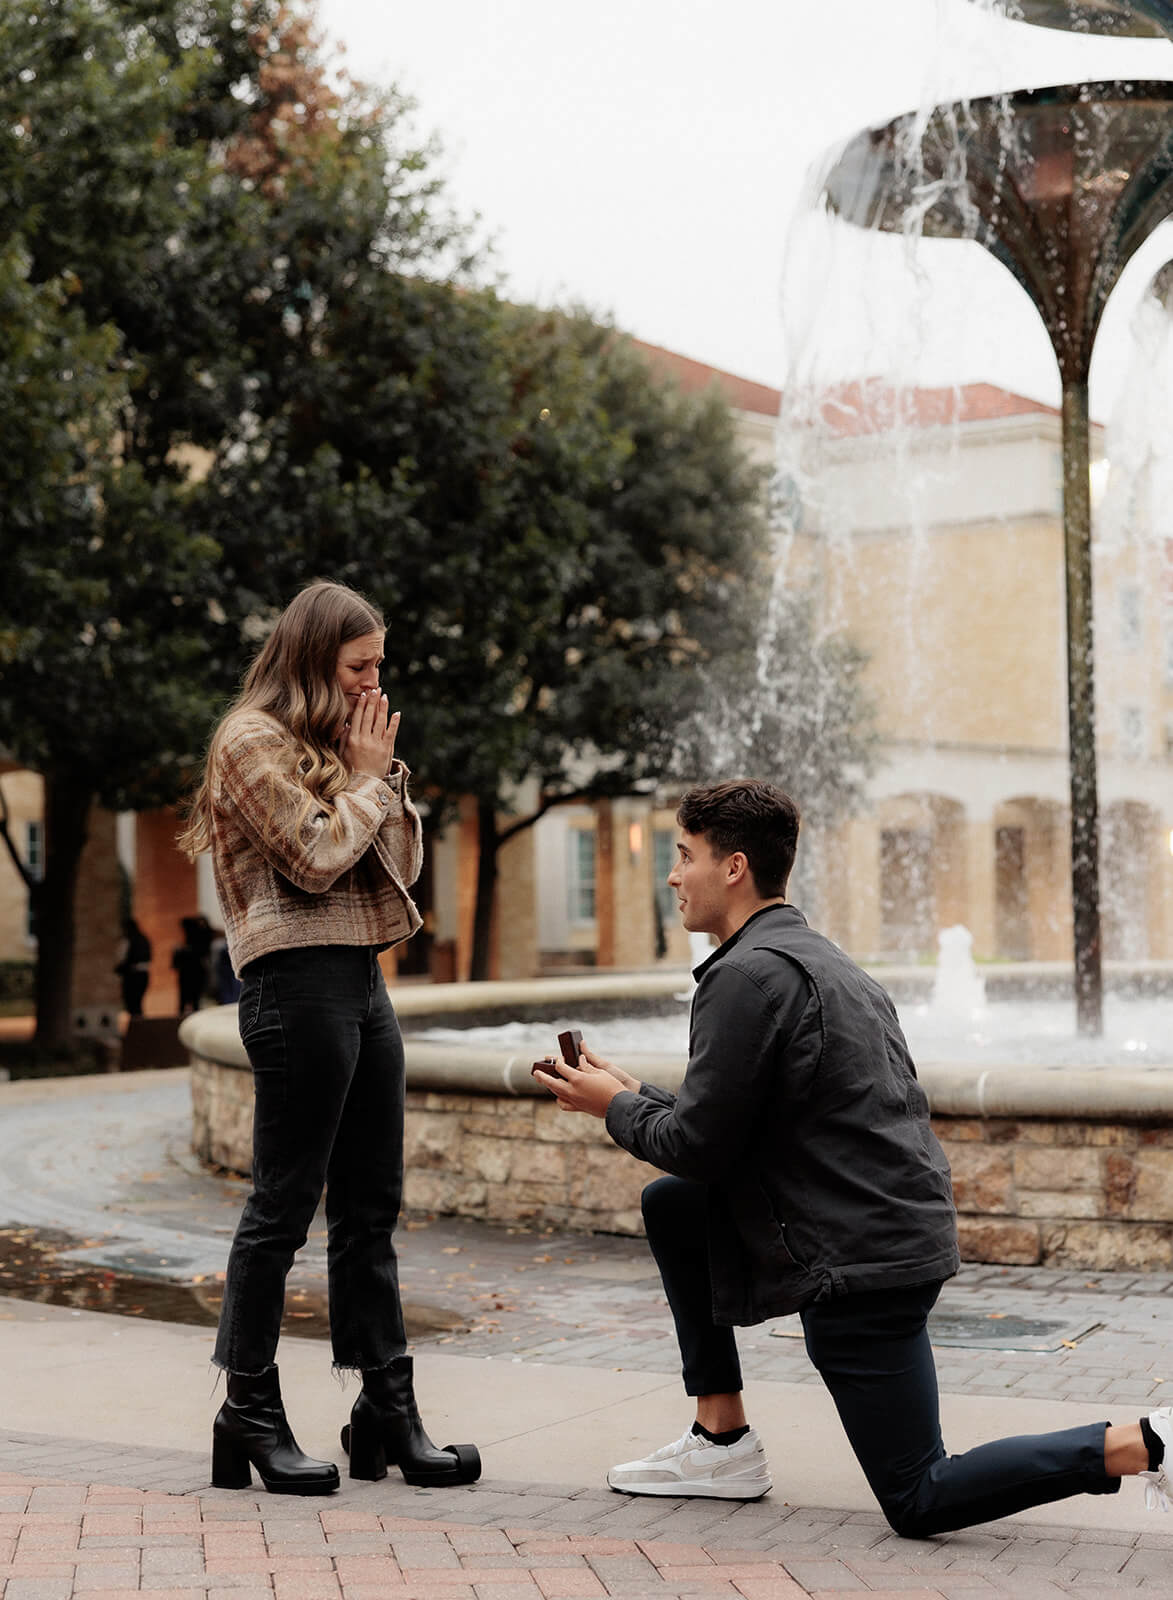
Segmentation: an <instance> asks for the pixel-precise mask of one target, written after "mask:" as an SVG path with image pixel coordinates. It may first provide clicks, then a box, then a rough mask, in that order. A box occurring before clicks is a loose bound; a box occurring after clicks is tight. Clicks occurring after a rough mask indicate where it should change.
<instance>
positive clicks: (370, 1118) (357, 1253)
mask: <svg viewBox="0 0 1173 1600" xmlns="http://www.w3.org/2000/svg"><path fill="white" fill-rule="evenodd" d="M241 980H242V987H241V993H240V1000H239V1002H238V1006H239V1017H240V1034H241V1038H242V1040H243V1041H244V1046H245V1049H246V1050H247V1051H248V1058H249V1062H250V1064H251V1066H252V1072H253V1088H254V1093H255V1097H256V1098H255V1109H254V1113H253V1171H252V1180H253V1192H252V1194H251V1195H250V1196H249V1198H248V1200H247V1201H246V1202H245V1206H244V1211H243V1213H242V1214H241V1218H240V1223H239V1225H238V1227H237V1230H236V1237H235V1238H234V1239H233V1241H232V1250H231V1252H230V1254H229V1257H228V1273H227V1281H226V1283H225V1287H224V1303H223V1305H222V1306H221V1308H220V1328H219V1333H218V1334H217V1338H216V1350H215V1354H214V1356H213V1360H214V1361H215V1363H216V1365H217V1366H219V1367H223V1368H224V1369H225V1370H226V1371H228V1372H239V1373H258V1372H262V1371H264V1369H265V1368H266V1367H268V1366H271V1365H272V1363H273V1360H274V1357H275V1355H276V1351H277V1338H278V1334H279V1333H280V1330H281V1315H282V1311H283V1309H284V1305H285V1279H286V1276H287V1275H288V1272H289V1268H290V1266H291V1265H292V1262H293V1257H294V1254H295V1252H296V1251H297V1250H298V1249H300V1247H301V1246H302V1245H303V1244H304V1243H305V1240H306V1235H307V1234H308V1232H309V1228H310V1223H311V1222H312V1221H313V1217H314V1212H315V1211H316V1209H317V1205H318V1201H319V1200H320V1199H321V1196H322V1188H323V1185H325V1188H326V1223H327V1230H328V1232H327V1239H328V1245H327V1252H328V1272H329V1295H330V1336H331V1342H332V1344H333V1352H334V1364H335V1366H336V1367H339V1368H346V1369H351V1370H358V1371H362V1370H370V1369H371V1368H373V1367H385V1366H386V1365H387V1363H388V1362H390V1361H392V1360H394V1359H395V1357H396V1356H401V1355H402V1354H403V1353H404V1351H405V1349H406V1335H405V1332H404V1327H403V1309H402V1307H401V1305H400V1301H399V1271H398V1265H397V1262H396V1257H395V1246H394V1243H393V1240H392V1234H393V1232H394V1229H395V1224H396V1221H397V1220H398V1217H399V1207H400V1203H401V1200H402V1196H403V1097H404V1068H403V1041H402V1039H401V1038H400V1034H399V1023H398V1021H397V1020H396V1017H395V1012H394V1010H393V1009H392V1006H391V1001H390V998H389V996H388V994H387V989H386V986H385V985H384V982H383V975H382V973H381V971H380V970H379V964H378V961H377V959H376V953H375V951H374V950H373V949H371V948H368V947H366V946H356V945H316V946H312V947H309V948H306V949H302V950H278V951H274V952H272V953H271V954H269V955H266V956H262V957H260V959H259V960H257V961H252V962H250V963H249V965H248V966H247V967H245V969H244V971H243V972H242V973H241Z"/></svg>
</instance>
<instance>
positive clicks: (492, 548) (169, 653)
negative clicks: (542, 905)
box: [0, 0, 765, 1043]
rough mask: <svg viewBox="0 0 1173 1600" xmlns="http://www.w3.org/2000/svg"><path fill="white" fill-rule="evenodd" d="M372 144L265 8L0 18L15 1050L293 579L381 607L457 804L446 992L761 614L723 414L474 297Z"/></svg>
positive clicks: (255, 4) (421, 199) (568, 335)
mask: <svg viewBox="0 0 1173 1600" xmlns="http://www.w3.org/2000/svg"><path fill="white" fill-rule="evenodd" d="M407 111H408V107H407V106H406V104H405V103H404V102H403V101H402V100H401V99H400V98H399V97H398V96H397V95H396V94H395V93H394V92H388V93H387V94H383V95H372V94H370V93H368V92H366V91H363V90H361V89H359V88H357V87H355V86H353V85H349V84H348V83H347V82H346V81H345V80H344V79H343V78H341V77H340V76H338V75H331V73H330V72H328V71H327V69H326V67H325V66H324V65H323V62H322V59H321V56H320V54H319V51H318V49H317V46H316V45H315V42H314V38H313V35H312V31H311V28H310V26H309V23H308V21H307V15H306V12H305V11H304V10H302V9H298V8H297V7H296V6H294V5H286V4H283V3H281V0H152V3H148V0H8V3H7V5H6V6H5V7H4V8H3V9H2V10H0V239H3V240H5V241H6V243H5V246H4V251H3V254H2V255H0V311H2V312H3V313H4V315H3V320H2V324H0V433H2V434H3V437H4V438H5V445H6V458H5V459H4V460H3V461H2V462H0V489H2V490H3V493H2V494H0V542H2V548H3V560H4V584H3V586H2V590H3V592H2V596H0V727H2V728H3V730H4V731H3V738H4V744H5V748H6V752H7V754H8V755H9V756H11V757H12V758H14V759H16V760H17V761H19V762H21V763H23V764H25V765H28V766H30V767H32V768H35V769H36V770H37V771H39V772H41V773H42V774H43V776H44V779H45V785H46V817H47V825H48V826H47V846H48V849H47V872H46V877H45V881H44V882H43V883H42V884H41V885H40V886H37V887H35V889H34V892H35V895H36V903H37V917H38V931H39V934H40V948H41V961H40V962H39V965H38V997H37V1008H38V1033H39V1035H40V1038H41V1040H42V1042H44V1043H51V1042H54V1041H55V1040H57V1039H59V1038H60V1037H61V1035H62V1033H63V1032H64V1030H65V1028H66V1026H67V1019H68V1014H69V997H70V983H71V961H72V915H73V909H72V908H73V896H74V887H75V882H76V871H77V861H78V858H79V855H80V851H81V848H82V844H83V843H84V838H85V830H86V819H87V815H88V813H89V809H90V807H91V806H92V805H93V804H94V803H95V802H98V803H101V804H103V805H106V806H111V807H124V806H130V807H142V806H148V805H157V804H162V803H166V802H169V801H171V800H173V799H174V798H175V797H176V796H177V795H178V794H179V793H180V791H181V790H182V789H183V787H184V786H185V785H186V784H187V782H188V781H189V780H190V777H191V774H192V771H193V768H194V765H195V763H196V761H197V760H198V756H199V752H200V750H201V748H202V746H203V743H204V740H205V738H206V735H207V732H208V731H209V729H210V726H211V724H212V722H213V720H214V718H215V716H216V714H217V712H218V710H219V709H220V707H221V706H222V705H223V703H224V697H225V696H226V695H227V694H228V693H229V692H230V690H231V687H232V685H233V684H234V682H235V681H236V679H237V677H238V675H239V672H240V670H241V668H242V666H243V664H244V661H245V660H246V659H247V657H248V655H249V654H250V653H251V652H252V650H253V649H254V648H255V644H256V640H257V637H258V630H260V629H263V626H264V623H265V621H266V619H267V618H268V617H270V616H272V615H275V614H276V612H277V611H278V610H279V609H280V608H281V607H282V606H283V605H284V604H285V603H287V601H288V600H289V598H290V596H291V595H292V593H293V592H295V590H296V589H297V588H298V587H299V586H300V585H301V584H302V583H304V582H306V581H308V580H310V579H313V578H316V577H322V576H328V577H334V578H337V579H340V580H342V581H344V582H350V583H352V584H354V585H355V586H356V587H358V588H361V589H363V590H364V591H366V592H367V593H369V594H370V595H371V596H372V598H374V599H375V600H377V601H378V602H379V603H380V604H381V605H382V606H383V608H384V609H385V611H386V614H387V617H388V621H389V624H390V631H389V635H388V645H387V656H388V671H387V677H388V682H389V687H390V688H391V689H392V690H393V693H394V696H395V699H396V702H397V703H398V704H399V705H400V706H401V707H402V709H403V712H404V741H403V742H404V754H405V755H406V756H407V758H408V760H409V761H410V763H411V765H412V767H413V768H414V770H415V772H416V774H417V788H418V789H423V790H426V791H427V792H428V794H429V795H430V796H431V798H432V801H433V807H432V816H433V819H439V818H441V817H442V816H443V815H444V814H445V810H446V804H447V803H448V802H450V801H452V800H454V799H455V798H456V797H457V796H461V795H471V796H473V797H475V799H476V803H477V810H478V816H479V819H480V825H481V845H482V849H481V883H480V893H479V897H478V909H477V936H476V954H475V959H474V973H475V975H478V976H482V975H484V974H485V973H486V972H487V964H488V952H489V930H490V916H491V909H492V899H493V889H494V884H495V876H496V862H497V852H498V849H499V847H500V844H501V843H502V842H503V840H504V839H505V838H507V837H509V836H510V835H511V834H512V833H513V832H516V831H517V830H518V829H520V828H524V827H527V826H529V825H531V824H532V823H533V822H534V821H536V820H537V818H538V817H539V816H540V815H541V814H542V813H543V812H544V811H545V810H546V809H548V808H549V806H550V805H552V804H557V803H561V802H563V801H565V800H569V799H571V798H578V797H590V796H596V795H606V794H614V793H620V792H629V791H631V790H633V789H639V788H641V787H646V786H650V785H651V784H653V783H654V781H655V780H656V778H657V777H659V776H661V775H662V774H663V773H664V772H665V771H666V770H667V768H668V765H669V763H670V758H671V752H672V750H673V748H674V745H675V742H676V737H677V729H678V726H679V723H680V721H681V719H682V717H684V716H685V714H686V712H687V711H688V709H689V708H690V707H692V706H693V705H694V704H695V703H696V696H697V694H698V692H699V679H698V671H699V669H700V668H701V667H703V666H704V665H705V664H706V663H708V662H710V661H712V660H714V659H715V658H716V657H717V656H718V655H719V653H720V652H721V651H722V650H725V649H727V648H728V646H729V644H730V641H731V639H736V638H737V637H738V633H737V627H736V621H737V619H738V618H740V617H741V616H742V615H743V612H744V607H745V604H746V596H747V595H753V594H756V593H758V592H759V591H761V590H762V589H763V588H764V587H765V579H764V567H763V559H764V557H763V540H764V527H763V518H762V516H761V512H760V506H761V497H762V486H761V483H760V481H759V478H758V475H757V474H756V473H755V472H754V471H753V470H751V469H750V468H749V467H748V466H747V464H746V462H745V460H744V458H743V456H742V454H741V452H740V451H739V449H738V448H737V446H736V443H735V441H734V437H733V432H732V425H731V421H730V417H729V414H728V411H727V410H726V408H725V407H724V406H723V405H722V404H721V403H720V402H719V401H718V400H717V399H715V398H713V397H711V396H710V397H703V398H700V399H695V398H686V397H684V396H683V395H681V394H679V393H677V392H676V391H675V390H673V389H672V388H670V387H667V386H665V385H663V384H661V383H659V382H657V381H656V380H655V379H654V378H653V377H652V375H651V373H650V372H649V370H648V368H647V367H646V366H645V364H644V363H643V361H642V360H641V359H640V357H639V354H638V352H637V350H636V349H635V348H634V347H633V346H632V345H631V344H630V343H629V342H628V341H626V340H624V339H623V338H622V337H621V336H620V335H618V334H617V333H616V332H615V331H614V330H613V329H611V328H608V327H605V326H600V325H599V324H598V323H597V322H595V321H594V320H592V319H591V318H590V317H588V316H586V315H584V314H580V313H568V314H559V313H553V312H541V311H535V310H533V309H530V308H526V307H514V306H509V305H507V304H504V303H502V302H501V300H500V299H499V298H498V297H497V296H496V295H494V294H493V293H492V292H489V291H486V290H483V289H478V288H476V287H474V286H473V282H472V276H471V272H470V267H471V266H472V265H473V264H474V263H472V262H471V261H470V258H469V247H468V234H467V232H466V231H465V230H463V229H462V228H461V227H459V226H458V225H456V224H455V223H454V222H453V220H452V218H451V217H450V216H448V215H447V213H446V211H445V208H444V201H443V197H442V195H441V193H440V192H439V190H438V188H437V185H436V183H435V180H434V177H433V163H432V161H431V152H430V150H429V148H428V147H427V146H426V145H420V144H419V143H418V142H417V141H415V140H413V139H412V138H411V137H410V136H409V133H408V126H409V123H408V118H407ZM522 795H524V796H526V797H527V798H528V802H529V803H527V804H525V805H523V804H522V802H521V799H520V798H519V797H520V796H522ZM0 828H2V797H0ZM10 848H11V842H10ZM12 854H13V855H14V857H15V855H16V852H15V850H12Z"/></svg>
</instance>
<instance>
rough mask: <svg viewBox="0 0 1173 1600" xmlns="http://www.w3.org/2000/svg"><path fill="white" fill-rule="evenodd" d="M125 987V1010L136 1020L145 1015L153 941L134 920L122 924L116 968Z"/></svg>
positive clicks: (123, 989) (126, 919) (123, 1000)
mask: <svg viewBox="0 0 1173 1600" xmlns="http://www.w3.org/2000/svg"><path fill="white" fill-rule="evenodd" d="M114 970H115V972H116V973H117V974H118V976H119V979H120V980H121V983H122V1009H123V1010H124V1011H125V1012H126V1013H127V1014H128V1015H129V1016H132V1017H141V1016H142V1014H143V996H144V995H145V994H146V992H147V984H148V983H149V982H150V979H151V941H150V940H149V939H148V938H147V936H146V934H145V933H144V932H143V930H142V929H141V928H140V927H139V925H138V923H137V922H136V921H135V920H134V918H133V917H127V918H125V920H124V921H123V924H122V945H121V947H120V949H119V952H118V961H117V964H116V965H115V968H114Z"/></svg>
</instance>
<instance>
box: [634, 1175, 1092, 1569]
mask: <svg viewBox="0 0 1173 1600" xmlns="http://www.w3.org/2000/svg"><path fill="white" fill-rule="evenodd" d="M643 1212H644V1222H645V1225H646V1227H647V1234H648V1243H649V1244H650V1246H651V1249H652V1253H653V1255H654V1256H655V1258H656V1263H657V1265H658V1266H659V1268H660V1275H661V1277H662V1279H663V1281H664V1290H665V1293H666V1294H667V1297H668V1304H669V1306H670V1308H671V1310H672V1315H673V1319H674V1320H675V1323H676V1334H677V1339H678V1342H679V1344H680V1352H681V1357H682V1360H683V1375H684V1385H685V1390H686V1392H687V1393H688V1394H690V1395H702V1394H734V1393H736V1392H738V1391H739V1390H740V1389H741V1386H742V1385H741V1368H740V1364H739V1362H738V1357H737V1343H736V1339H735V1336H734V1332H733V1329H732V1328H729V1327H725V1326H722V1325H720V1324H718V1323H716V1322H714V1320H713V1293H712V1282H711V1277H710V1272H709V1261H708V1248H707V1243H706V1240H707V1233H708V1227H707V1190H706V1187H705V1185H704V1184H700V1183H693V1182H690V1181H689V1180H687V1179H684V1178H658V1179H657V1180H656V1181H655V1182H654V1183H651V1184H649V1185H648V1187H647V1188H646V1189H645V1190H644V1192H643ZM940 1291H941V1285H940V1283H937V1282H934V1283H923V1284H916V1285H914V1286H913V1287H911V1288H903V1289H885V1290H875V1291H871V1292H869V1293H865V1294H844V1295H837V1296H834V1297H832V1298H831V1299H828V1300H821V1301H819V1302H818V1304H816V1305H813V1306H810V1307H808V1308H807V1310H805V1311H804V1312H803V1313H802V1326H803V1332H804V1334H805V1338H806V1348H807V1353H808V1354H809V1356H810V1358H811V1361H812V1362H813V1364H814V1366H815V1369H816V1370H817V1372H818V1373H819V1376H820V1377H821V1378H822V1379H823V1382H824V1383H825V1384H826V1386H827V1389H828V1390H829V1392H830V1394H831V1398H832V1399H833V1400H834V1402H835V1407H836V1410H837V1411H838V1413H839V1418H840V1421H841V1422H842V1423H843V1427H844V1431H845V1432H846V1434H847V1437H848V1440H849V1442H850V1444H851V1448H852V1450H853V1451H854V1452H855V1457H856V1460H857V1461H858V1462H859V1464H860V1466H861V1467H862V1468H863V1471H864V1475H865V1476H866V1478H867V1480H868V1483H869V1484H870V1485H871V1489H872V1492H873V1494H874V1495H875V1497H876V1499H877V1500H878V1501H879V1503H880V1509H881V1510H882V1511H883V1513H884V1515H885V1516H886V1517H887V1519H888V1521H889V1523H890V1524H891V1526H892V1527H893V1528H894V1529H895V1531H896V1532H897V1533H899V1534H903V1535H904V1536H905V1537H906V1538H924V1537H926V1536H928V1535H930V1534H934V1533H947V1532H949V1531H950V1530H951V1529H954V1528H968V1527H971V1526H972V1525H973V1524H974V1523H977V1522H992V1521H995V1520H996V1519H997V1518H999V1517H1006V1516H1010V1515H1011V1514H1012V1513H1013V1512H1015V1511H1024V1510H1026V1509H1027V1508H1028V1507H1029V1506H1038V1505H1046V1504H1049V1503H1050V1502H1051V1501H1053V1500H1065V1499H1067V1498H1068V1497H1069V1496H1070V1495H1075V1494H1115V1492H1116V1491H1117V1490H1118V1489H1119V1487H1120V1479H1119V1478H1110V1477H1108V1475H1107V1474H1106V1473H1105V1471H1104V1432H1105V1429H1106V1428H1107V1427H1108V1423H1106V1422H1096V1423H1091V1424H1088V1425H1086V1426H1084V1427H1079V1428H1065V1429H1062V1430H1061V1431H1060V1432H1057V1433H1043V1434H1024V1435H1021V1436H1019V1437H1016V1438H1010V1439H998V1440H996V1441H995V1442H994V1443H992V1444H983V1445H978V1446H977V1447H976V1448H975V1449H973V1450H967V1451H965V1452H964V1453H963V1454H962V1455H956V1456H951V1455H948V1454H947V1453H946V1450H945V1445H944V1443H943V1441H942V1439H941V1421H940V1410H939V1402H938V1393H937V1371H936V1366H935V1364H934V1361H933V1352H932V1347H931V1345H930V1343H929V1335H928V1331H927V1327H926V1323H927V1320H928V1315H929V1312H930V1311H931V1310H932V1308H933V1305H934V1303H935V1302H936V1299H937V1296H938V1294H939V1293H940Z"/></svg>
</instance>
